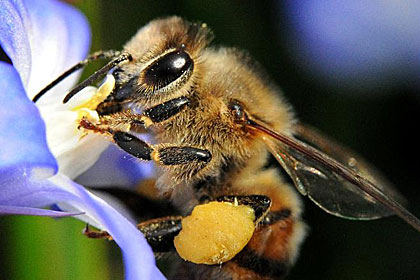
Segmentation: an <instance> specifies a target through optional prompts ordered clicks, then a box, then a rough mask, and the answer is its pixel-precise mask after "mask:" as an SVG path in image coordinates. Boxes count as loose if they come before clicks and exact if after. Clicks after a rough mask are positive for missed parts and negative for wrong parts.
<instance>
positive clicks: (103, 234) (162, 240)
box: [83, 216, 182, 253]
mask: <svg viewBox="0 0 420 280" xmlns="http://www.w3.org/2000/svg"><path fill="white" fill-rule="evenodd" d="M181 219H182V217H181V216H168V217H163V218H157V219H151V220H148V221H144V222H141V223H140V224H138V225H137V228H138V229H139V230H140V231H141V232H142V233H143V235H144V237H145V238H146V240H147V243H149V245H150V247H152V249H153V252H155V253H166V252H171V251H174V250H175V247H174V238H175V236H177V235H178V233H179V232H180V231H181V228H182V226H181ZM83 234H84V235H85V236H86V237H88V238H94V239H108V240H112V236H111V235H110V234H109V233H108V232H107V231H96V230H91V229H90V228H89V226H88V225H86V227H85V229H84V231H83Z"/></svg>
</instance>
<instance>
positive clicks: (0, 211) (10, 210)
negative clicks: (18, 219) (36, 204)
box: [0, 205, 81, 218]
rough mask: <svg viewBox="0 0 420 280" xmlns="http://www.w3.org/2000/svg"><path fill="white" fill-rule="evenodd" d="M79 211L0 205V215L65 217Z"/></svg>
mask: <svg viewBox="0 0 420 280" xmlns="http://www.w3.org/2000/svg"><path fill="white" fill-rule="evenodd" d="M79 214H81V213H70V212H61V211H53V210H47V209H39V208H32V207H19V206H2V205H0V215H28V216H48V217H56V218H58V217H67V216H74V215H79Z"/></svg>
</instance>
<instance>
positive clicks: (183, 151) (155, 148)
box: [113, 132, 211, 165]
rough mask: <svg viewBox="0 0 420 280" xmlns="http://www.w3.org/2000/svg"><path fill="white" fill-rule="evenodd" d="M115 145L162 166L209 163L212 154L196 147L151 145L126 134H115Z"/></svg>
mask: <svg viewBox="0 0 420 280" xmlns="http://www.w3.org/2000/svg"><path fill="white" fill-rule="evenodd" d="M113 138H114V141H115V143H116V144H117V145H118V146H119V147H120V148H121V149H123V150H124V151H126V152H127V153H129V154H131V155H133V156H135V157H137V158H140V159H143V160H153V161H155V162H157V163H159V164H162V165H179V164H186V163H190V162H194V161H198V162H204V163H208V162H209V161H210V160H211V153H210V152H209V151H208V150H204V149H199V148H194V147H188V146H184V147H179V146H169V145H150V144H148V143H146V142H144V141H143V140H141V139H139V138H137V137H135V136H134V135H131V134H129V133H126V132H115V133H114V135H113Z"/></svg>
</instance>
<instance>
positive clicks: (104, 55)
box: [32, 50, 121, 103]
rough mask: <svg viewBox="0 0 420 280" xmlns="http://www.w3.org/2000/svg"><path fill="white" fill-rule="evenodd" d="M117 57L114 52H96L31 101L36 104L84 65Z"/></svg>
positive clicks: (117, 53)
mask: <svg viewBox="0 0 420 280" xmlns="http://www.w3.org/2000/svg"><path fill="white" fill-rule="evenodd" d="M119 56H121V52H119V51H115V50H107V51H98V52H95V53H93V54H91V55H89V56H88V57H87V58H86V59H85V60H82V61H80V62H79V63H77V64H76V65H74V66H73V67H71V68H70V69H68V70H67V71H66V72H64V73H63V74H61V75H60V76H59V77H57V78H56V79H55V80H54V81H52V82H51V83H50V84H49V85H47V86H46V87H45V88H43V89H42V90H41V91H40V92H38V93H37V94H36V95H35V96H34V98H32V101H33V102H34V103H36V102H37V101H38V100H39V99H40V98H41V97H42V96H43V95H44V94H45V93H46V92H47V91H49V90H50V89H52V88H53V87H55V86H56V85H57V84H58V83H60V82H61V81H62V80H64V79H65V78H67V77H68V76H69V75H71V74H72V73H74V72H75V71H77V70H79V69H80V68H82V67H84V66H85V65H87V64H89V63H90V62H93V61H95V60H98V59H110V58H115V57H119Z"/></svg>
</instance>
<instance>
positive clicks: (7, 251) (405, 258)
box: [0, 0, 420, 280]
mask: <svg viewBox="0 0 420 280" xmlns="http://www.w3.org/2000/svg"><path fill="white" fill-rule="evenodd" d="M71 2H72V3H73V4H74V5H76V6H77V7H79V8H80V9H81V10H82V11H83V12H84V13H85V14H86V16H87V18H88V19H89V21H90V23H91V27H92V33H93V34H92V35H93V46H92V51H94V50H98V49H111V48H112V49H120V48H121V46H122V44H124V42H126V41H127V40H128V39H130V37H131V36H132V35H133V34H134V33H135V32H136V31H137V29H138V28H139V27H141V26H143V25H144V24H146V23H147V22H148V21H150V20H152V19H154V18H156V17H161V16H165V15H180V16H182V17H185V18H187V19H189V20H193V21H194V20H200V21H204V22H206V23H207V24H208V25H209V26H210V27H211V28H212V29H213V30H214V33H215V35H216V40H215V44H220V45H227V46H237V47H239V48H242V49H246V50H248V51H249V53H250V54H251V55H252V56H253V57H254V58H255V59H256V60H258V61H259V62H260V63H261V64H262V65H263V66H264V67H265V68H266V69H267V71H268V73H269V74H270V75H271V77H272V78H273V79H274V80H275V81H276V82H277V83H278V85H280V86H281V88H282V89H283V91H284V94H285V96H286V98H287V99H288V100H289V101H290V103H291V104H292V105H293V106H294V108H295V110H296V112H297V115H298V117H299V119H300V120H302V121H304V122H307V123H309V124H312V125H313V126H315V127H317V128H319V129H321V130H322V131H324V132H325V133H327V134H329V135H331V136H333V137H334V138H336V139H337V140H339V141H341V142H342V143H345V144H346V145H348V146H349V147H351V148H353V149H354V150H356V151H358V152H359V153H360V154H362V155H364V156H365V157H366V158H367V159H368V160H369V161H370V162H372V163H373V164H374V165H376V166H377V167H378V168H379V169H380V170H382V171H383V172H384V173H385V174H386V175H387V177H388V178H389V179H390V180H391V181H392V182H393V183H395V185H396V186H397V187H398V189H399V190H400V191H401V193H402V194H403V195H404V196H406V197H407V198H408V200H409V204H410V209H411V210H412V211H413V212H414V213H416V214H417V216H420V192H419V190H418V188H419V187H420V185H419V182H420V180H419V179H418V168H419V166H420V165H419V163H418V160H417V154H416V152H417V153H418V150H419V149H418V144H417V142H418V141H417V137H416V136H415V134H414V133H415V131H416V130H417V128H418V127H419V125H418V120H419V117H418V113H419V111H420V110H419V109H420V102H419V100H420V99H419V98H420V94H419V91H418V89H417V90H415V89H412V88H410V87H407V86H404V87H401V86H397V87H394V88H392V90H387V92H385V93H384V92H382V93H381V94H380V95H378V96H376V97H375V96H372V94H370V95H369V96H370V97H366V96H367V95H363V94H359V95H351V94H348V93H346V92H345V91H346V90H348V89H341V88H337V87H336V88H330V87H329V86H327V85H325V84H323V82H322V81H320V80H317V79H315V78H314V77H313V76H311V75H307V74H305V73H307V72H306V71H305V69H302V67H301V66H297V65H296V64H295V62H294V60H293V59H292V58H291V57H292V55H291V54H293V49H290V48H287V44H286V40H287V38H288V37H287V36H288V34H289V33H288V26H287V23H286V15H285V12H284V7H282V4H281V2H280V1H255V2H254V1H249V2H248V1H239V0H238V1H197V0H190V1H152V0H150V1H134V0H130V1H128V0H124V1H118V0H102V1H100V0H85V1H82V0H80V1H71ZM279 2H280V4H279ZM92 69H94V67H89V68H88V69H87V71H92ZM85 74H86V73H85ZM52 78H54V77H52ZM355 82H357V81H355ZM305 209H306V210H305V214H304V219H305V220H306V221H307V223H308V225H309V226H310V232H309V236H308V238H307V239H306V241H305V243H304V245H303V248H302V250H301V254H300V257H299V260H298V262H297V264H296V266H295V267H294V268H293V270H292V271H291V274H290V277H289V279H341V280H343V279H360V280H363V279H381V280H386V279H419V278H420V234H419V233H418V232H415V231H414V230H413V229H412V228H410V227H409V226H408V225H407V224H405V223H404V222H402V221H401V220H400V219H398V218H395V217H391V218H386V219H382V220H378V221H372V222H356V221H347V220H342V219H339V218H336V217H333V216H330V215H328V214H326V213H324V212H323V211H321V210H320V209H319V208H317V207H316V206H314V205H313V204H312V203H311V202H308V201H307V200H306V199H305ZM0 227H1V231H0V248H1V249H0V264H1V268H0V270H1V272H0V279H101V280H105V279H121V278H122V264H121V256H120V252H119V250H118V248H117V247H116V246H115V245H114V244H113V243H112V242H107V241H103V240H89V239H86V238H85V237H84V236H83V235H82V234H81V231H82V229H83V227H84V224H83V223H81V222H79V221H77V220H75V219H72V218H65V219H59V220H54V219H51V218H34V217H1V219H0Z"/></svg>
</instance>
